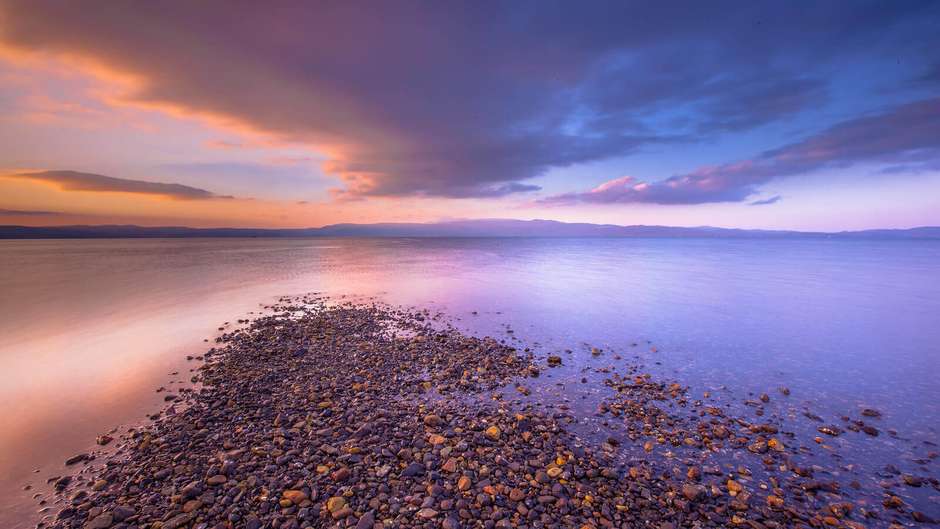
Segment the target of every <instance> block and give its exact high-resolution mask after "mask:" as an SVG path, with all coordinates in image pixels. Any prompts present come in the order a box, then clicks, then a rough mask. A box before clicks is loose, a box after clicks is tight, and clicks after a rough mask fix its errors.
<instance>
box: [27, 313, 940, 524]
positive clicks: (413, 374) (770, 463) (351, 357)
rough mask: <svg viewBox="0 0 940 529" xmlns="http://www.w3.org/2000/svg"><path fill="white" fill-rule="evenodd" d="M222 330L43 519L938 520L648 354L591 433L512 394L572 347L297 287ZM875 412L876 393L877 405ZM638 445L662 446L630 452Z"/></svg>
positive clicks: (89, 463)
mask: <svg viewBox="0 0 940 529" xmlns="http://www.w3.org/2000/svg"><path fill="white" fill-rule="evenodd" d="M217 341H218V342H219V343H218V344H217V346H216V347H214V348H212V349H210V350H209V351H208V352H207V353H206V354H205V355H204V356H201V357H198V358H195V359H194V360H199V361H201V362H202V363H201V364H200V365H199V367H198V368H197V369H195V370H194V376H193V380H192V381H193V383H194V386H193V387H192V388H190V389H184V390H183V391H177V392H176V393H178V394H169V393H168V394H167V395H166V397H165V399H166V401H167V403H168V404H167V407H166V409H164V410H163V411H162V412H161V413H159V414H156V415H154V416H152V417H151V419H152V421H151V422H150V423H149V424H147V425H146V426H142V427H139V428H134V429H131V430H130V431H129V432H128V433H127V434H124V435H121V436H116V437H115V438H114V439H112V437H111V436H109V435H104V436H102V437H101V438H99V439H98V443H99V444H101V445H110V446H109V448H112V447H113V449H112V450H110V451H107V452H102V453H98V454H95V453H92V454H79V455H77V456H75V457H74V458H71V459H70V461H69V462H68V463H69V464H70V468H73V469H75V470H76V471H77V472H76V473H74V474H72V475H67V476H62V477H58V479H56V480H55V481H54V487H55V489H56V490H57V491H58V492H57V494H58V498H59V499H58V504H59V510H58V512H57V513H54V514H50V515H49V516H47V518H46V520H44V521H43V522H42V523H41V524H40V526H41V527H54V528H62V529H65V528H70V529H78V528H85V529H108V528H113V529H179V528H197V529H208V528H247V529H259V528H279V529H295V528H304V527H337V528H355V529H395V528H399V527H402V528H404V527H424V528H443V529H457V528H468V529H469V528H485V529H494V528H499V529H508V528H514V527H533V528H538V527H565V528H569V527H574V528H582V529H601V528H608V527H616V528H655V529H677V528H685V527H689V528H698V527H701V528H705V527H742V528H752V529H762V528H769V529H775V528H783V527H845V528H862V527H904V526H909V525H916V524H920V523H932V522H933V521H932V520H930V519H929V517H927V515H926V514H923V513H921V512H918V511H916V510H914V509H912V508H911V507H910V506H909V505H908V504H907V503H906V502H905V501H904V500H903V499H902V498H901V497H899V496H898V495H895V494H894V493H892V492H891V490H892V489H890V488H886V489H885V491H884V495H883V498H882V501H881V502H880V503H873V502H861V501H852V499H851V498H850V496H847V495H845V494H844V492H843V491H842V490H841V488H840V485H839V484H838V483H836V482H834V481H827V480H825V479H818V478H816V477H814V474H815V473H816V472H817V471H818V470H819V468H818V467H814V466H801V465H800V463H799V458H798V457H796V456H797V455H798V452H799V448H798V443H797V442H796V441H795V440H793V439H792V434H787V433H786V432H784V431H782V430H781V428H780V427H779V426H777V425H773V424H769V423H762V422H755V421H753V420H745V419H743V418H741V417H734V416H731V415H729V413H728V412H727V411H726V410H725V409H723V408H719V407H715V406H709V405H708V403H707V402H704V401H702V400H695V399H693V398H691V397H690V396H689V395H688V394H687V393H688V392H687V390H686V388H684V387H682V386H681V385H680V384H678V383H674V382H670V381H658V380H655V379H654V378H653V377H652V376H650V375H648V374H644V373H643V372H642V368H641V367H640V366H638V365H636V366H629V367H627V368H624V369H623V370H621V371H620V372H618V373H610V374H608V375H607V378H606V386H607V387H608V388H609V391H610V396H609V397H607V398H605V399H604V401H603V404H602V405H601V408H600V409H599V410H598V411H597V413H598V414H599V416H601V417H603V418H604V420H606V421H610V422H616V423H618V424H619V425H621V428H620V432H621V434H620V435H619V436H617V437H614V436H611V437H610V438H608V439H606V440H600V441H597V440H595V441H594V442H586V441H585V440H584V439H582V438H580V437H578V436H577V435H576V434H575V433H573V432H572V431H571V423H572V418H571V416H570V415H568V414H566V413H565V412H564V411H563V408H561V409H559V408H557V407H550V406H549V407H546V406H544V405H538V404H537V403H536V402H535V400H536V399H531V398H521V397H520V398H518V399H516V398H507V395H518V396H523V397H524V396H527V395H528V392H529V389H528V385H529V384H527V381H528V382H531V381H532V380H531V379H532V378H534V377H540V376H542V377H544V376H545V374H546V370H550V369H554V368H555V367H558V366H562V364H563V363H564V362H565V361H566V360H565V359H563V358H562V357H561V356H557V355H551V356H549V357H548V358H547V359H539V358H537V357H536V356H535V355H534V354H533V353H532V352H530V351H528V350H526V349H524V348H523V349H521V350H520V349H518V348H513V347H510V346H508V345H506V344H504V343H502V342H500V341H497V340H495V339H492V338H478V337H472V336H468V335H465V334H462V333H460V332H458V331H457V330H455V329H454V328H453V327H450V326H446V325H438V324H435V322H433V321H432V320H431V319H429V318H427V317H426V315H425V314H424V313H420V312H413V311H407V310H403V309H396V308H392V307H388V306H384V305H379V304H368V303H359V304H355V303H335V302H329V301H327V300H323V299H320V298H316V297H304V298H298V299H289V300H288V299H285V300H283V301H282V303H280V304H279V305H277V306H275V307H273V312H272V313H271V315H267V316H263V317H259V318H257V319H255V320H253V321H251V322H250V324H249V323H248V322H247V321H246V325H245V326H244V327H242V328H239V329H238V330H234V331H231V332H227V333H225V334H223V335H222V336H221V337H220V338H219V339H218V340H217ZM592 354H597V355H600V354H601V351H599V350H595V351H592ZM784 389H785V388H784ZM781 392H784V394H785V391H784V390H781ZM769 398H770V397H769V396H767V395H761V396H760V397H759V399H757V402H756V404H757V405H758V406H759V405H760V402H761V401H764V402H766V399H769ZM877 413H878V412H877V411H876V410H866V413H865V419H867V420H868V421H869V422H870V421H874V420H877V418H876V414H877ZM858 423H861V424H860V425H859V424H858ZM858 423H849V424H850V425H852V424H854V425H855V426H856V428H857V431H858V432H862V433H860V435H866V434H867V435H877V433H878V432H877V429H876V428H875V427H873V426H871V425H870V424H868V422H865V421H864V420H860V421H858ZM866 428H868V431H867V432H866V431H865V429H866ZM827 430H828V431H827ZM837 430H839V431H837ZM841 431H842V429H841V428H838V427H836V426H834V425H833V426H823V425H821V426H820V430H819V432H820V433H821V434H822V435H823V436H832V435H839V434H840V433H841ZM112 440H113V444H110V443H112ZM817 442H821V441H820V440H817ZM624 451H631V452H634V453H635V452H638V453H640V454H646V455H647V456H648V457H646V458H639V459H638V458H635V457H634V458H624V457H623V456H622V452H624ZM729 453H730V454H734V455H735V459H736V460H740V457H744V458H747V461H748V462H749V463H753V464H754V465H756V467H757V470H756V472H757V473H760V478H759V479H758V477H757V476H756V473H755V472H752V471H751V470H750V467H746V466H742V465H739V466H738V467H737V468H734V469H733V470H729V469H728V468H727V466H724V467H722V466H719V465H718V464H714V462H713V460H712V457H713V455H714V457H719V456H722V457H726V456H727V455H728V454H729ZM738 456H740V457H738ZM934 457H935V455H934ZM900 481H903V482H904V483H903V484H902V483H900ZM899 486H910V487H913V486H916V487H933V488H934V489H936V490H940V484H938V482H937V480H936V479H934V478H925V477H919V476H913V475H905V476H903V477H900V476H899Z"/></svg>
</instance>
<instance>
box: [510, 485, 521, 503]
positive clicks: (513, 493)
mask: <svg viewBox="0 0 940 529" xmlns="http://www.w3.org/2000/svg"><path fill="white" fill-rule="evenodd" d="M509 499H510V500H512V501H522V500H524V499H525V492H522V490H521V489H518V488H516V487H513V488H512V489H510V490H509Z"/></svg>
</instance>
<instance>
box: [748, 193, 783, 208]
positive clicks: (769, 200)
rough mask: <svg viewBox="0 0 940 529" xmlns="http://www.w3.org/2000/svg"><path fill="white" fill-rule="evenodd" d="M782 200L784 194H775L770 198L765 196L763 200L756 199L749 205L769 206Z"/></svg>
mask: <svg viewBox="0 0 940 529" xmlns="http://www.w3.org/2000/svg"><path fill="white" fill-rule="evenodd" d="M781 200H783V197H782V196H780V195H774V196H772V197H770V198H765V199H763V200H755V201H753V202H751V203H750V204H748V205H749V206H769V205H771V204H776V203H777V202H780V201H781Z"/></svg>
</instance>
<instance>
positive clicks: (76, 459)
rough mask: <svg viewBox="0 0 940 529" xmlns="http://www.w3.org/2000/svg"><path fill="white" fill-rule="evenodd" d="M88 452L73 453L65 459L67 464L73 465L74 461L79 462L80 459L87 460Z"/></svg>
mask: <svg viewBox="0 0 940 529" xmlns="http://www.w3.org/2000/svg"><path fill="white" fill-rule="evenodd" d="M88 457H89V456H88V454H78V455H74V456H72V457H70V458H68V459H66V460H65V464H66V465H67V466H70V465H74V464H76V463H81V462H82V461H88Z"/></svg>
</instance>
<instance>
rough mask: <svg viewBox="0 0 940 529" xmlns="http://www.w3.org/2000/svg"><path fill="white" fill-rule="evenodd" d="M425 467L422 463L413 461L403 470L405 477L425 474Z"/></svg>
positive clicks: (402, 473)
mask: <svg viewBox="0 0 940 529" xmlns="http://www.w3.org/2000/svg"><path fill="white" fill-rule="evenodd" d="M424 471H425V468H424V465H422V464H421V463H411V464H409V465H408V466H407V467H405V469H404V470H402V471H401V475H402V476H403V477H406V478H407V477H414V476H420V475H422V474H424Z"/></svg>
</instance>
